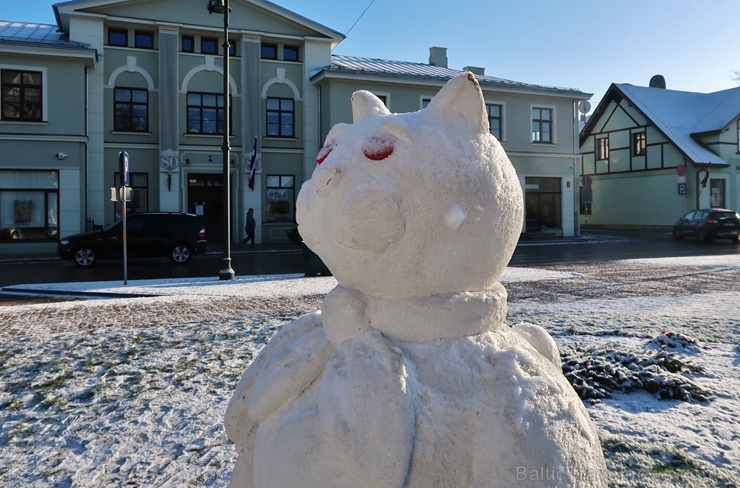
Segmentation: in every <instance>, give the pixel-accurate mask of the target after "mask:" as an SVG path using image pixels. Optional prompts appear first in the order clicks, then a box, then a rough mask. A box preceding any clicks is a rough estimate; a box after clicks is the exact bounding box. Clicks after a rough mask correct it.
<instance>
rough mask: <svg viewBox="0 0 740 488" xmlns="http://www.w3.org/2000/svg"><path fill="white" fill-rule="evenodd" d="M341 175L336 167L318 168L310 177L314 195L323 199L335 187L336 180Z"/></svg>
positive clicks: (340, 171)
mask: <svg viewBox="0 0 740 488" xmlns="http://www.w3.org/2000/svg"><path fill="white" fill-rule="evenodd" d="M341 174H342V170H341V169H339V168H338V167H336V166H333V165H332V166H318V167H317V168H316V169H315V170H314V172H313V176H312V177H311V179H312V180H313V182H314V188H315V189H316V194H317V195H319V196H320V197H325V196H326V195H327V192H328V191H329V190H330V189H331V188H333V187H335V186H336V185H337V181H338V178H339V177H340V175H341Z"/></svg>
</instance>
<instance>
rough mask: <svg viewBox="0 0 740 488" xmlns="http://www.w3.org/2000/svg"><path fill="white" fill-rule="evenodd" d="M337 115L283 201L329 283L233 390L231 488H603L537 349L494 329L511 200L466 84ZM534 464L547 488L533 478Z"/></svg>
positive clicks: (530, 327)
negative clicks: (340, 120)
mask: <svg viewBox="0 0 740 488" xmlns="http://www.w3.org/2000/svg"><path fill="white" fill-rule="evenodd" d="M352 106H353V115H354V123H353V124H340V125H338V126H336V127H334V128H333V129H332V130H331V131H330V132H329V134H328V136H327V138H326V143H325V146H324V148H323V149H322V150H321V152H320V155H319V157H318V159H317V167H316V169H315V170H314V173H313V176H312V178H311V179H310V180H308V181H306V182H305V183H304V184H303V186H302V188H301V191H300V193H299V195H298V198H297V203H296V217H297V221H298V226H299V231H300V233H301V236H302V237H303V240H304V242H305V243H306V244H307V245H308V247H309V248H311V250H313V251H314V252H315V253H316V254H318V255H319V256H320V257H321V258H322V260H323V261H324V263H325V264H326V265H327V267H328V268H329V269H330V270H331V272H332V274H333V276H335V277H336V280H337V282H338V285H337V287H336V288H334V289H333V290H331V291H330V292H329V293H328V294H327V295H326V297H325V299H324V301H323V303H322V306H321V311H320V312H317V313H315V314H311V315H306V316H303V317H301V318H300V319H298V320H296V321H294V322H292V323H290V324H288V325H286V326H285V327H284V328H283V329H282V330H281V331H280V332H279V333H278V334H277V335H276V336H275V338H273V340H272V341H271V342H270V343H269V344H268V345H267V346H266V347H265V348H264V349H263V350H262V352H261V353H260V355H259V356H258V357H257V358H256V359H255V361H254V362H253V363H252V364H251V365H250V367H249V369H247V371H246V372H245V373H244V375H243V376H242V379H241V380H240V381H239V383H238V384H237V387H236V390H235V392H234V396H233V398H232V400H231V402H230V403H229V407H228V408H227V411H226V432H227V434H228V436H229V439H231V440H232V441H233V442H234V443H235V444H236V449H237V452H238V453H239V458H238V461H237V465H236V467H235V469H234V474H233V477H232V480H231V486H233V487H244V488H275V487H280V488H288V487H301V488H344V487H347V486H362V487H368V488H381V487H389V488H391V487H399V488H400V487H405V488H428V487H431V486H455V487H459V488H465V487H468V488H473V487H484V486H485V487H491V488H494V487H501V488H504V487H506V488H508V487H510V486H513V485H515V484H516V483H517V482H521V481H526V484H527V486H530V487H549V486H553V485H554V486H561V487H565V486H568V487H572V488H576V487H584V488H585V487H588V488H598V487H600V486H605V484H606V483H605V479H606V472H607V471H606V464H605V461H604V457H603V454H602V451H601V444H600V442H599V438H598V434H597V431H596V427H595V425H594V424H593V422H592V421H591V419H590V418H589V416H588V412H587V411H586V409H585V407H584V405H583V402H582V401H581V399H580V398H579V397H578V395H577V394H576V393H575V391H574V390H573V388H572V387H571V385H570V384H569V383H568V381H567V379H566V378H565V376H564V375H563V372H562V369H561V361H560V357H559V355H558V353H557V346H556V344H555V342H554V340H553V339H552V337H550V335H549V334H548V333H547V332H546V331H545V330H544V329H543V328H542V327H540V326H538V325H536V324H527V325H517V326H516V327H514V328H510V327H507V326H506V324H505V323H504V320H505V318H506V299H507V294H506V290H505V289H504V287H503V286H502V285H501V284H500V283H499V281H498V280H499V278H500V276H501V274H502V272H503V270H504V269H505V268H506V265H507V263H508V262H509V260H510V258H511V255H512V253H513V252H514V248H515V246H516V243H517V240H518V238H519V235H520V231H521V222H522V218H523V197H522V190H521V186H520V183H519V179H518V177H517V175H516V173H515V171H514V167H513V166H512V164H511V162H510V161H509V159H508V157H507V155H506V153H505V152H504V150H503V148H502V146H501V144H500V143H499V142H498V141H497V140H496V138H495V137H493V136H492V135H491V134H490V131H489V127H488V119H487V115H486V108H485V103H484V100H483V95H482V91H481V89H480V86H479V85H478V82H477V81H476V79H475V77H474V76H473V75H472V74H471V73H466V74H463V75H460V76H458V77H456V78H453V79H452V80H450V81H449V82H448V83H447V84H446V85H445V86H444V87H443V88H442V90H440V92H439V93H438V94H437V95H436V96H435V97H434V98H433V99H432V100H431V102H430V103H429V105H428V107H427V108H425V109H423V110H420V111H418V112H414V113H410V114H391V113H390V112H388V110H387V109H386V107H385V105H384V104H383V102H381V101H380V100H379V99H378V98H377V97H376V96H375V95H373V94H372V93H370V92H367V91H359V92H355V93H354V94H353V96H352ZM278 460H279V461H278ZM545 468H546V469H550V470H557V471H558V477H557V479H556V480H555V481H554V482H553V480H550V479H541V478H539V477H538V476H536V475H533V474H532V472H533V471H534V472H536V471H537V470H539V469H545Z"/></svg>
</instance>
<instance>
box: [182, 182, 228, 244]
mask: <svg viewBox="0 0 740 488" xmlns="http://www.w3.org/2000/svg"><path fill="white" fill-rule="evenodd" d="M188 212H189V213H192V214H196V215H198V220H199V221H200V223H201V224H203V226H204V227H205V228H206V238H207V239H208V242H219V243H221V242H223V241H224V185H223V175H222V174H216V173H190V174H189V175H188Z"/></svg>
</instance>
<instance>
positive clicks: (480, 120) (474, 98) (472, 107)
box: [427, 72, 488, 132]
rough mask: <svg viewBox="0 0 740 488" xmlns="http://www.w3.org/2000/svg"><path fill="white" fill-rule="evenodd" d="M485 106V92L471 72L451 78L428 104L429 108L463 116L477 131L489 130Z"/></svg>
mask: <svg viewBox="0 0 740 488" xmlns="http://www.w3.org/2000/svg"><path fill="white" fill-rule="evenodd" d="M485 108H486V104H485V101H484V100H483V92H482V91H481V89H480V85H479V84H478V80H476V79H475V75H474V74H473V73H470V72H466V73H463V74H461V75H458V76H457V77H455V78H453V79H451V80H450V81H449V82H448V83H447V84H446V85H445V86H444V87H442V89H441V90H440V91H439V93H437V94H436V95H435V96H434V98H432V100H431V101H430V102H429V105H428V106H427V110H433V111H436V112H439V113H441V114H457V115H459V116H461V117H462V118H463V119H464V120H465V121H466V122H467V123H469V124H470V126H471V127H472V128H473V129H474V130H475V131H477V132H488V117H487V116H486V110H485Z"/></svg>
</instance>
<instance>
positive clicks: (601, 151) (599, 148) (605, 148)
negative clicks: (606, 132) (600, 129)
mask: <svg viewBox="0 0 740 488" xmlns="http://www.w3.org/2000/svg"><path fill="white" fill-rule="evenodd" d="M596 160H597V161H608V160H609V136H601V137H597V138H596Z"/></svg>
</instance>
